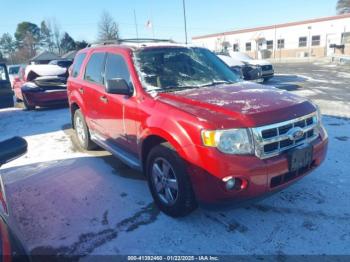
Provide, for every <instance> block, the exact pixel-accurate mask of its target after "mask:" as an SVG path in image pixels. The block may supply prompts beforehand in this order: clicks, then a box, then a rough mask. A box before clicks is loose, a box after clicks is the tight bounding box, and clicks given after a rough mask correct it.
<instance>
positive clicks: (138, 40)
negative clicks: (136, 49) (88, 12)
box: [88, 38, 175, 47]
mask: <svg viewBox="0 0 350 262" xmlns="http://www.w3.org/2000/svg"><path fill="white" fill-rule="evenodd" d="M122 43H136V44H142V43H175V41H174V40H171V39H156V38H126V39H118V40H107V41H103V42H97V43H92V44H89V45H88V47H92V46H97V45H120V44H122Z"/></svg>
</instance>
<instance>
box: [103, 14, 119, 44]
mask: <svg viewBox="0 0 350 262" xmlns="http://www.w3.org/2000/svg"><path fill="white" fill-rule="evenodd" d="M118 39H119V28H118V24H117V23H116V22H115V21H114V19H113V17H112V16H111V15H110V14H109V13H108V12H107V11H104V12H103V13H102V15H101V19H100V22H99V24H98V40H99V41H109V40H118Z"/></svg>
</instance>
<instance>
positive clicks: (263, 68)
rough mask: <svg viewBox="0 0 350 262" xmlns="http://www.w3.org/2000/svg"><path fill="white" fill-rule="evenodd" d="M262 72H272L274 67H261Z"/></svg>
mask: <svg viewBox="0 0 350 262" xmlns="http://www.w3.org/2000/svg"><path fill="white" fill-rule="evenodd" d="M261 70H262V71H270V70H272V65H263V66H261Z"/></svg>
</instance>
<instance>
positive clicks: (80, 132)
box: [73, 109, 96, 150]
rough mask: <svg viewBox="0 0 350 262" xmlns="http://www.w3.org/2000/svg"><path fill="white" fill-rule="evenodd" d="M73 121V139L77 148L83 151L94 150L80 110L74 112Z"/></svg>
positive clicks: (94, 145) (94, 146)
mask: <svg viewBox="0 0 350 262" xmlns="http://www.w3.org/2000/svg"><path fill="white" fill-rule="evenodd" d="M73 121H74V130H75V137H76V140H77V142H78V145H79V147H80V148H81V149H84V150H92V149H95V148H96V144H95V143H94V142H92V140H91V137H90V131H89V128H88V126H87V125H86V122H85V118H84V116H83V114H82V113H81V111H80V109H77V110H75V112H74V120H73Z"/></svg>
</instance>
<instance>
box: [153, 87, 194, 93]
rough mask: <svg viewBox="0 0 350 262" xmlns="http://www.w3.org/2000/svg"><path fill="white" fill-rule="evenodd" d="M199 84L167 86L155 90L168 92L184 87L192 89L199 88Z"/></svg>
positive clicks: (183, 88)
mask: <svg viewBox="0 0 350 262" xmlns="http://www.w3.org/2000/svg"><path fill="white" fill-rule="evenodd" d="M199 87H201V86H168V87H166V88H162V89H159V90H157V92H159V93H169V92H176V91H181V90H186V89H194V88H199Z"/></svg>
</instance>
